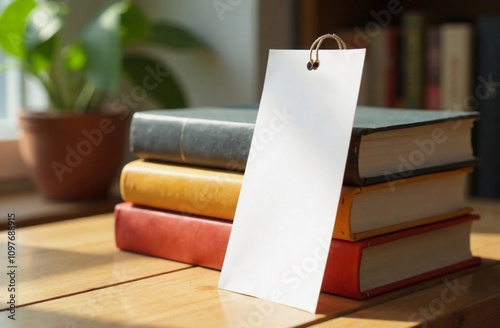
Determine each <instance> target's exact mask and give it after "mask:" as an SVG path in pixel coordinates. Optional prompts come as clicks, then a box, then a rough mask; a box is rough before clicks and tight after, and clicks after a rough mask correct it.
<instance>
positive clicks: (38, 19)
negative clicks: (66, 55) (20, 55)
mask: <svg viewBox="0 0 500 328" xmlns="http://www.w3.org/2000/svg"><path fill="white" fill-rule="evenodd" d="M67 12H68V10H67V7H66V6H64V5H61V4H58V3H56V2H50V3H49V2H44V3H41V4H39V5H38V6H37V7H36V8H35V9H34V10H33V11H32V12H31V13H30V15H29V16H28V20H27V25H26V29H25V30H24V45H25V48H26V51H27V53H28V62H29V63H30V65H31V68H32V70H33V72H34V73H35V74H37V73H38V72H40V71H49V70H50V67H51V64H52V61H53V59H54V56H55V53H56V48H57V38H58V33H59V31H60V30H61V28H62V26H63V23H64V19H65V17H66V14H67Z"/></svg>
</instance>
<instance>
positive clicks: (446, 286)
mask: <svg viewBox="0 0 500 328" xmlns="http://www.w3.org/2000/svg"><path fill="white" fill-rule="evenodd" d="M499 279H500V265H498V264H497V265H494V266H490V267H489V268H487V269H485V270H480V271H477V272H475V273H473V274H470V275H466V276H463V277H460V278H458V279H456V280H452V281H447V282H445V283H443V284H440V285H437V286H434V287H432V288H429V289H425V290H422V291H420V292H416V293H412V294H409V295H406V296H404V297H401V298H398V299H397V300H394V301H391V302H386V303H383V304H379V305H376V306H373V307H370V308H367V309H364V310H361V311H358V312H355V313H352V314H350V315H347V316H345V317H342V318H338V319H333V320H330V321H327V322H324V323H321V324H318V325H315V326H314V327H317V328H333V327H358V326H360V327H363V326H364V325H367V324H371V325H373V324H381V325H382V323H383V324H384V325H385V324H386V323H388V322H392V324H391V325H388V327H420V326H425V327H500V283H499ZM379 320H380V322H379Z"/></svg>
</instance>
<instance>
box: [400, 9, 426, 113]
mask: <svg viewBox="0 0 500 328" xmlns="http://www.w3.org/2000/svg"><path fill="white" fill-rule="evenodd" d="M402 29H403V41H404V44H403V56H404V67H403V68H404V71H403V98H404V105H405V107H406V108H423V98H424V97H423V95H424V92H423V88H424V47H425V44H424V43H425V36H424V31H425V16H424V15H423V14H420V13H409V14H406V15H404V16H403V21H402Z"/></svg>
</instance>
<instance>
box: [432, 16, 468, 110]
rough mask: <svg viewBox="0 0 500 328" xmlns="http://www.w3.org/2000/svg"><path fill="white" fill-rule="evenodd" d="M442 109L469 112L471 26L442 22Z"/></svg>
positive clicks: (440, 37)
mask: <svg viewBox="0 0 500 328" xmlns="http://www.w3.org/2000/svg"><path fill="white" fill-rule="evenodd" d="M439 29H440V36H439V39H440V42H441V46H440V51H441V54H440V57H441V64H440V65H439V66H440V78H439V80H440V82H441V109H445V110H455V111H459V110H470V106H469V101H468V97H469V96H471V94H472V67H473V60H472V54H473V48H474V45H473V28H472V24H470V23H445V24H441V25H440V27H439Z"/></svg>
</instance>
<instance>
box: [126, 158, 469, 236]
mask: <svg viewBox="0 0 500 328" xmlns="http://www.w3.org/2000/svg"><path fill="white" fill-rule="evenodd" d="M471 171H472V169H471V168H470V167H468V168H463V169H457V170H453V171H445V172H438V173H433V174H426V175H421V176H416V177H411V178H406V179H400V180H397V181H395V182H394V183H386V182H383V183H379V184H375V185H370V186H362V187H356V186H348V185H344V186H343V187H342V191H341V196H340V200H339V205H338V211H337V216H336V220H335V228H334V232H333V238H339V239H345V240H359V239H366V238H369V237H372V236H376V235H380V234H384V233H388V232H393V231H397V230H402V229H407V228H410V227H415V226H418V225H424V224H428V223H432V222H437V221H442V220H445V219H449V218H452V217H455V216H458V215H464V214H466V213H469V212H470V211H471V210H472V209H471V208H469V207H467V206H465V202H464V186H465V180H466V176H467V174H468V173H470V172H471ZM242 182H243V174H241V173H233V172H224V171H222V170H215V169H206V168H199V167H188V166H180V165H175V164H167V163H158V162H147V161H143V160H138V161H135V162H132V163H129V164H127V165H126V166H125V168H124V169H123V172H122V178H121V191H122V198H123V199H124V200H125V201H127V202H130V203H134V204H138V205H143V206H149V207H154V208H160V209H165V210H171V211H176V212H181V213H189V214H196V215H202V216H208V217H213V218H218V219H225V220H233V218H234V214H235V212H236V207H237V204H238V196H239V192H240V189H241V185H242ZM422 204H425V206H423V205H422Z"/></svg>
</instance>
